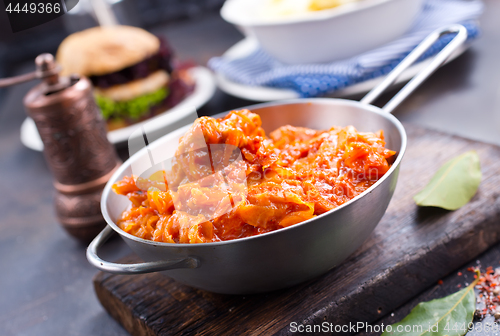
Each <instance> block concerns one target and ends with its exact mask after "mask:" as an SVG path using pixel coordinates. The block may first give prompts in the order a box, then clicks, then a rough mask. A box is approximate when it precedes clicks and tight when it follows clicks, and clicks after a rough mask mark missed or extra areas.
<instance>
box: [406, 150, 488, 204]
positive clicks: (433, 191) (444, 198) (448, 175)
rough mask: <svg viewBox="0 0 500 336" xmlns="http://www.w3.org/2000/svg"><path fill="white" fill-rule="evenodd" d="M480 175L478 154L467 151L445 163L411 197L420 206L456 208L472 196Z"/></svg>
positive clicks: (477, 185)
mask: <svg viewBox="0 0 500 336" xmlns="http://www.w3.org/2000/svg"><path fill="white" fill-rule="evenodd" d="M481 177H482V175H481V166H480V163H479V156H478V155H477V153H476V152H475V151H469V152H466V153H464V154H462V155H460V156H458V157H456V158H454V159H452V160H450V161H448V162H447V163H445V164H444V165H443V166H442V167H441V168H440V169H439V170H438V172H437V173H436V174H435V175H434V176H433V177H432V179H431V181H430V182H429V184H427V186H426V187H425V188H424V189H423V190H422V191H421V192H419V193H418V194H417V195H415V197H414V198H413V199H414V200H415V202H416V203H417V205H420V206H434V207H440V208H443V209H447V210H457V209H458V208H460V207H462V206H464V205H465V204H467V203H468V202H469V201H470V199H471V198H472V196H474V194H475V193H476V191H477V188H478V187H479V183H480V182H481Z"/></svg>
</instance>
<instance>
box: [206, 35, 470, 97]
mask: <svg viewBox="0 0 500 336" xmlns="http://www.w3.org/2000/svg"><path fill="white" fill-rule="evenodd" d="M257 48H258V42H257V40H256V39H254V38H252V37H247V38H245V39H243V40H241V41H239V42H238V43H236V44H235V45H234V46H232V47H231V48H229V49H228V50H227V51H226V52H225V53H224V55H222V57H226V58H228V59H238V58H243V57H246V56H248V55H250V54H251V53H252V52H254V51H255V50H256V49H257ZM468 48H469V45H463V46H462V47H460V48H459V49H457V51H455V52H454V53H453V55H451V57H450V58H449V59H448V61H446V63H448V62H450V61H452V60H453V59H455V58H457V57H458V56H460V55H461V54H462V53H463V52H464V51H465V50H467V49H468ZM430 61H431V58H429V59H427V60H425V61H423V62H420V63H417V64H415V65H413V66H412V67H410V68H408V69H407V70H406V71H405V72H403V73H402V74H401V76H400V77H399V78H398V80H397V81H396V83H394V85H398V84H401V83H404V82H407V81H409V80H410V79H411V78H412V77H413V76H415V75H416V74H417V73H418V72H419V71H420V70H422V69H423V68H424V67H425V66H426V65H428V64H429V62H430ZM215 78H216V80H217V85H218V86H219V88H220V89H221V90H222V91H224V92H226V93H228V94H230V95H233V96H236V97H239V98H243V99H247V100H253V101H274V100H282V99H295V98H300V95H299V94H298V93H297V92H296V91H293V90H291V89H279V88H272V87H265V86H250V85H245V84H240V83H237V82H234V81H232V80H230V79H228V78H227V77H225V76H224V75H223V74H221V73H216V75H215ZM383 79H384V76H381V77H378V78H374V79H370V80H367V81H364V82H361V83H358V84H354V85H351V86H348V87H346V88H344V89H341V90H338V91H335V92H333V93H332V94H330V95H328V96H329V97H333V98H340V97H349V96H354V95H359V94H363V93H366V92H368V91H370V90H371V89H373V88H374V87H375V86H377V84H379V83H380V82H381V81H382V80H383Z"/></svg>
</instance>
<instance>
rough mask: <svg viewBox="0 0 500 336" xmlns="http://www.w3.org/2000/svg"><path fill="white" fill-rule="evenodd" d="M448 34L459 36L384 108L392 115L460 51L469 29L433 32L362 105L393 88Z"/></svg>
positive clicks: (442, 29) (458, 28)
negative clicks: (459, 48)
mask: <svg viewBox="0 0 500 336" xmlns="http://www.w3.org/2000/svg"><path fill="white" fill-rule="evenodd" d="M446 34H457V35H456V36H455V37H454V38H453V39H452V40H451V41H450V42H449V43H448V44H447V45H446V47H444V48H443V50H441V51H440V52H439V53H438V54H437V55H436V56H435V57H434V58H433V59H432V61H431V63H430V64H429V65H428V66H426V67H425V68H424V69H423V70H422V71H420V72H419V73H418V74H417V75H416V76H415V77H413V78H412V79H411V80H410V81H409V82H408V83H407V84H406V85H405V86H404V87H403V88H402V89H401V90H400V91H399V92H398V93H397V94H396V95H395V96H394V97H392V99H391V100H390V101H389V102H388V103H387V104H386V105H385V106H384V107H383V108H382V110H383V111H384V112H387V113H392V111H393V110H394V109H395V108H396V107H398V105H399V104H400V103H401V102H402V101H403V100H405V99H406V97H408V96H409V95H410V94H411V93H412V92H413V91H414V90H415V89H416V88H417V87H418V86H419V85H420V84H422V83H423V82H424V81H425V80H426V79H427V78H428V77H429V76H430V75H432V74H433V73H434V71H436V69H437V68H439V67H440V66H441V65H443V63H444V62H446V60H447V59H448V58H449V57H450V55H451V54H452V53H453V52H454V51H455V50H457V49H458V47H460V46H461V45H462V44H463V43H464V42H465V41H466V40H467V29H465V27H464V26H462V25H458V24H456V25H451V26H448V27H444V28H440V29H437V30H435V31H434V32H432V33H431V34H430V35H429V36H427V37H426V38H425V40H423V41H422V42H421V43H420V44H419V45H418V46H417V47H416V48H415V49H413V51H412V52H411V53H410V54H408V56H406V57H405V59H403V60H402V61H401V63H399V64H398V65H397V66H396V67H395V68H394V69H393V70H392V71H391V72H390V73H389V74H388V75H387V77H386V78H385V79H384V80H383V81H382V83H380V84H379V85H377V86H376V87H375V88H373V89H372V90H371V91H370V92H368V93H367V94H366V96H364V97H363V99H361V103H364V104H371V103H372V102H373V101H374V100H375V99H377V98H378V97H379V96H380V95H381V94H382V93H383V92H384V91H385V90H386V89H387V88H388V87H389V86H391V85H392V84H393V83H394V82H395V81H396V79H398V77H399V76H400V75H401V74H402V73H403V71H405V70H406V69H407V68H408V67H409V66H411V65H412V64H413V63H415V62H416V61H417V60H418V59H419V58H420V56H422V55H423V54H424V53H425V52H426V51H427V50H428V49H429V48H430V47H431V46H432V45H433V44H434V43H435V42H436V41H437V40H438V39H439V38H440V37H441V36H443V35H446Z"/></svg>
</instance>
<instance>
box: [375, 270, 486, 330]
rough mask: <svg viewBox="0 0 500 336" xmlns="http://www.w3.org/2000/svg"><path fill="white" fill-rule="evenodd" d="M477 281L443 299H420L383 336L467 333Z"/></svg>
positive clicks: (474, 307) (473, 309) (474, 302)
mask: <svg viewBox="0 0 500 336" xmlns="http://www.w3.org/2000/svg"><path fill="white" fill-rule="evenodd" d="M478 279H479V277H478ZM477 281H478V280H476V281H474V282H473V283H472V284H470V285H469V286H468V287H466V288H464V289H462V290H461V291H459V292H456V293H454V294H451V295H448V296H446V297H444V298H442V299H436V300H432V301H429V302H421V303H419V304H418V305H417V306H416V307H415V308H413V310H412V311H411V313H410V314H409V315H408V316H406V317H405V318H404V319H403V320H402V321H400V322H398V323H395V324H393V325H392V326H390V327H386V329H385V330H386V331H384V333H383V334H382V336H389V335H396V336H397V335H405V336H426V335H432V336H445V335H446V336H463V335H465V334H466V333H467V331H468V329H469V324H470V323H471V322H472V318H473V315H474V311H475V310H476V296H475V294H474V286H476V284H477Z"/></svg>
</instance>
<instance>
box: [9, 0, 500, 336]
mask: <svg viewBox="0 0 500 336" xmlns="http://www.w3.org/2000/svg"><path fill="white" fill-rule="evenodd" d="M485 3H486V11H485V13H484V15H483V17H482V20H481V22H482V27H483V36H482V37H481V39H480V40H478V41H476V42H475V43H474V44H473V46H472V48H471V49H470V50H468V51H467V52H466V53H465V54H463V55H462V56H461V57H459V58H458V59H456V60H455V61H453V62H451V63H450V64H448V65H446V66H444V67H443V68H442V69H440V70H438V71H437V72H436V74H434V75H433V77H432V78H431V79H429V80H428V81H427V82H426V83H425V84H424V85H423V86H422V87H421V88H419V89H418V90H417V91H416V92H415V93H414V94H413V95H412V96H411V97H410V98H409V99H408V100H407V101H406V102H405V103H404V104H403V105H402V106H401V107H400V108H398V110H397V111H396V112H395V115H396V116H397V117H398V118H399V119H400V120H402V121H410V122H414V123H417V124H420V125H424V126H427V127H430V128H434V129H440V130H443V131H447V132H451V133H455V134H458V135H461V136H464V137H468V138H472V139H477V140H482V141H485V142H490V143H496V144H500V66H499V65H498V61H499V56H500V21H499V20H498V18H499V17H500V2H499V1H497V0H486V1H485ZM153 31H154V32H155V33H160V34H164V35H165V36H167V38H168V39H169V40H170V42H171V44H172V45H173V46H174V48H175V49H176V50H177V54H178V56H179V58H181V59H192V60H194V61H196V62H197V63H200V64H206V62H207V61H208V59H209V58H210V57H212V56H216V55H220V54H222V53H223V52H224V51H225V50H226V49H227V48H229V47H230V46H231V45H233V44H234V43H235V42H237V41H238V40H240V39H241V38H242V36H241V34H240V33H239V32H238V31H236V29H234V28H233V27H232V26H230V25H229V24H227V23H225V22H223V21H222V19H220V18H219V16H218V13H206V14H204V15H202V16H200V17H197V18H195V19H194V20H191V21H181V22H176V23H171V24H167V25H164V26H158V27H155V28H154V29H153ZM31 69H33V66H32V65H31V64H26V65H24V66H20V67H18V68H16V69H14V73H22V72H26V71H29V70H31ZM32 86H33V84H23V85H19V86H17V87H13V88H10V89H9V90H8V91H7V93H6V94H5V95H4V96H3V98H2V100H1V101H0V190H1V195H2V196H1V202H0V214H1V216H0V232H1V235H0V269H1V273H0V335H5V336H7V335H126V334H127V333H126V332H125V331H124V330H123V329H122V328H121V326H120V325H118V324H117V323H116V322H115V321H114V320H113V319H112V318H111V317H110V316H108V315H107V313H106V312H105V311H104V310H103V308H102V307H101V306H100V304H99V302H98V301H97V299H96V297H95V295H94V291H93V288H92V277H93V276H94V274H95V273H96V269H94V268H93V267H91V266H90V265H89V264H88V262H87V260H86V258H85V248H86V245H84V244H81V243H79V242H77V241H75V240H74V239H72V238H71V237H69V236H68V235H67V234H66V232H65V231H64V230H63V229H62V228H61V226H60V225H59V224H58V223H57V221H56V219H55V215H54V212H53V207H52V197H53V195H54V192H53V187H52V177H51V175H50V172H49V171H48V169H47V165H46V164H45V161H44V158H43V156H42V154H41V153H38V152H34V151H31V150H29V149H27V148H25V147H24V146H23V145H22V144H21V142H20V140H19V128H20V125H21V123H22V121H23V119H24V118H25V113H24V111H23V106H22V97H23V96H24V94H25V93H26V92H27V90H28V89H29V88H30V87H32ZM393 93H394V92H392V94H393ZM390 95H391V93H388V94H386V95H385V96H384V97H382V98H381V101H384V100H387V99H388V98H389V97H390ZM250 103H251V102H248V101H244V100H241V99H238V98H235V97H231V96H228V95H226V94H224V93H222V92H220V91H217V93H216V94H215V96H214V98H213V99H212V100H211V101H210V102H209V103H208V104H207V105H206V106H205V107H204V108H202V109H201V110H200V112H201V113H203V114H214V113H217V112H221V111H225V110H228V109H231V108H237V107H241V106H245V105H248V104H250ZM499 167H500V166H499ZM128 253H130V251H129V249H128V248H127V247H126V246H125V245H124V243H123V242H122V241H121V240H119V239H114V240H112V241H110V242H109V243H108V244H107V245H106V246H105V248H104V249H103V251H102V254H103V256H104V258H108V259H110V260H114V259H117V258H119V257H121V256H124V255H126V254H128ZM480 260H483V261H484V262H483V264H484V266H488V265H489V264H495V265H497V263H498V262H499V261H500V246H497V247H495V248H493V249H492V250H490V251H489V252H487V253H486V254H485V255H484V256H482V257H481V258H480ZM467 262H469V261H468V260H464V264H465V263H467ZM460 281H462V280H461V279H459V278H457V276H456V273H454V274H453V275H450V279H449V280H446V281H445V283H444V285H443V287H441V289H440V290H435V289H430V290H429V292H427V293H424V294H422V295H423V296H421V297H417V298H415V300H414V301H412V302H410V303H408V304H407V305H406V306H405V307H402V308H401V309H400V310H398V311H397V312H395V316H388V317H386V321H392V320H394V319H398V318H399V319H400V318H401V317H403V316H404V314H406V313H407V312H408V310H409V309H411V307H412V306H414V305H415V304H416V303H418V302H419V301H420V300H421V299H426V300H427V299H429V298H432V297H436V296H439V295H443V293H445V292H450V291H453V290H455V289H456V284H457V282H460ZM332 322H334V321H332Z"/></svg>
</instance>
